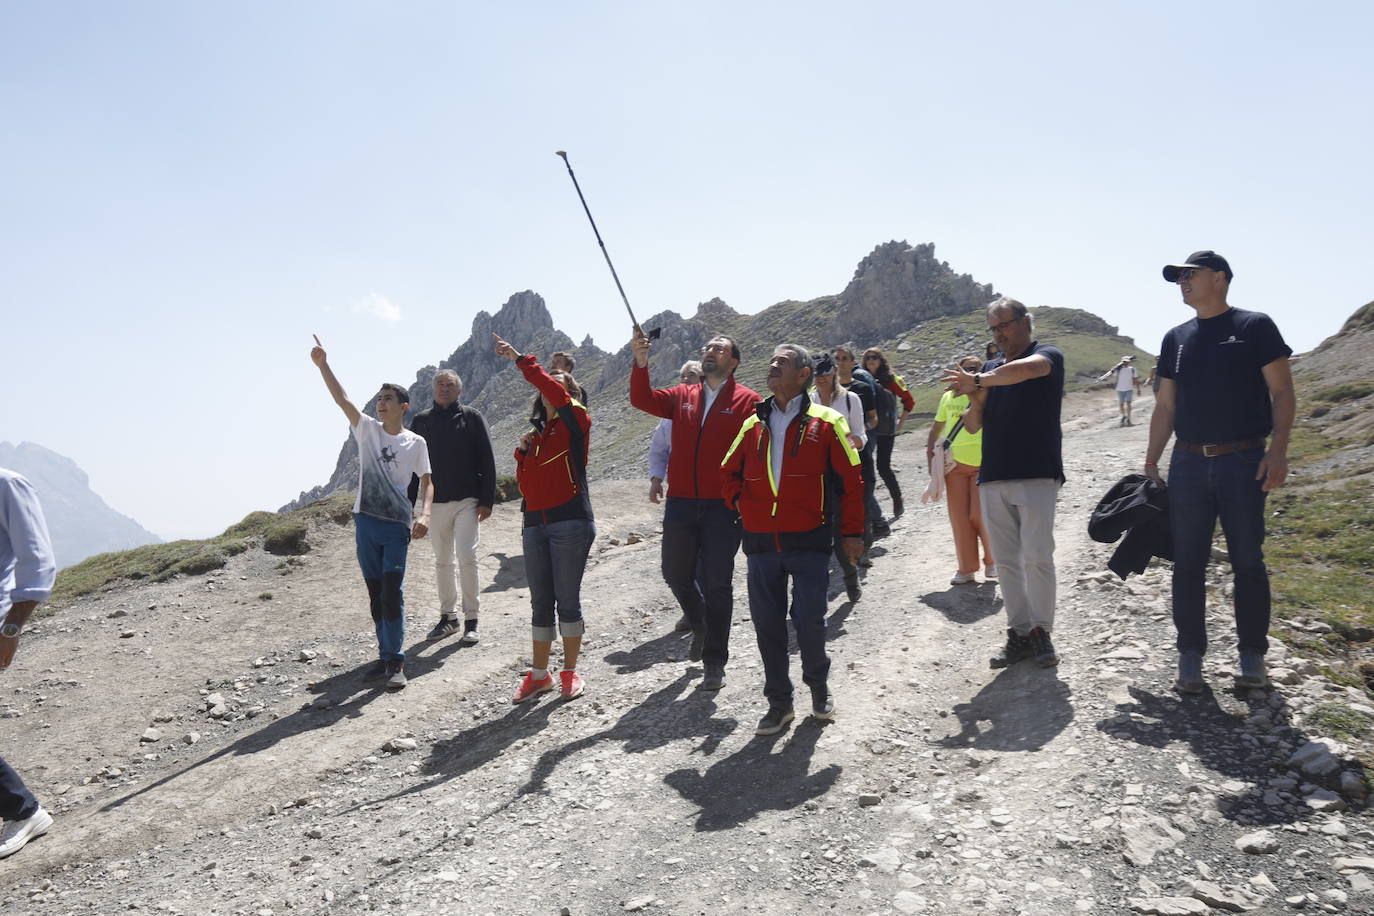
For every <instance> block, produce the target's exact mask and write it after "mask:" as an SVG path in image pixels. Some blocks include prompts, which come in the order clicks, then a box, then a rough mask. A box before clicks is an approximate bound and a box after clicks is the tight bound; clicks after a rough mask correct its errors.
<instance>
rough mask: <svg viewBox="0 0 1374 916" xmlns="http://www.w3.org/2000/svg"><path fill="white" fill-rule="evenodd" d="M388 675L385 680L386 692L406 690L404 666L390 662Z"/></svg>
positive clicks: (400, 663) (401, 663)
mask: <svg viewBox="0 0 1374 916" xmlns="http://www.w3.org/2000/svg"><path fill="white" fill-rule="evenodd" d="M387 670H388V672H389V674H388V676H387V679H386V689H387V690H405V689H406V666H405V664H404V663H403V662H392V663H391V665H390V667H389V668H388V669H387Z"/></svg>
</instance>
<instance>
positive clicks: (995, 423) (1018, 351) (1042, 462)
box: [945, 298, 1064, 668]
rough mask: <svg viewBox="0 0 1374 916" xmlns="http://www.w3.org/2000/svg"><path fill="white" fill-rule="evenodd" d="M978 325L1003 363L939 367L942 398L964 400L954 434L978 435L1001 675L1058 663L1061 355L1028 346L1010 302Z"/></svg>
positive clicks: (1024, 315) (1023, 314)
mask: <svg viewBox="0 0 1374 916" xmlns="http://www.w3.org/2000/svg"><path fill="white" fill-rule="evenodd" d="M988 327H989V328H990V329H991V330H992V334H993V338H994V340H995V341H996V343H997V346H998V349H1000V350H1001V351H1002V352H1003V353H1004V354H1006V359H1005V362H1002V363H1000V364H997V365H994V364H993V363H988V364H987V365H985V366H984V367H983V369H982V371H980V372H969V371H967V370H966V369H963V368H962V367H960V366H959V365H958V364H957V363H956V364H955V366H954V368H953V369H947V370H945V382H946V384H947V385H948V387H949V390H950V391H953V392H956V393H957V394H966V395H968V399H969V403H968V409H967V410H965V411H964V429H966V430H968V431H969V432H970V433H976V432H978V431H979V430H982V431H983V465H982V467H981V468H980V469H979V472H978V497H979V502H980V503H981V505H982V510H983V527H984V528H985V529H986V530H987V533H988V545H989V546H990V547H991V548H992V555H993V556H994V557H996V558H997V572H998V581H999V582H1000V583H1001V587H1002V603H1003V605H1004V606H1005V607H1006V609H1007V643H1006V645H1005V646H1004V647H1003V648H1002V650H1001V652H999V653H998V654H997V655H996V656H994V657H993V659H992V667H994V668H1004V667H1006V666H1007V665H1011V664H1014V663H1015V662H1018V661H1021V660H1022V659H1026V658H1034V659H1035V660H1036V662H1038V663H1039V664H1040V665H1041V666H1043V667H1049V666H1050V665H1057V664H1059V656H1058V654H1057V653H1056V652H1055V650H1054V643H1052V642H1051V641H1050V631H1051V630H1052V629H1053V628H1054V604H1055V578H1054V509H1055V500H1056V499H1057V498H1058V495H1059V486H1060V484H1062V483H1063V482H1064V462H1063V458H1062V454H1061V445H1062V439H1063V434H1062V431H1061V430H1060V426H1059V409H1060V405H1061V402H1062V401H1063V399H1064V354H1063V353H1061V352H1059V350H1058V349H1057V348H1056V347H1050V346H1046V345H1045V344H1042V343H1040V341H1038V340H1033V339H1032V337H1031V332H1032V330H1033V327H1032V320H1031V316H1030V314H1029V313H1028V312H1027V311H1026V307H1025V306H1024V305H1022V304H1021V303H1020V302H1017V301H1016V300H1015V299H1006V298H1003V299H998V300H997V301H996V302H993V303H992V304H991V305H989V306H988Z"/></svg>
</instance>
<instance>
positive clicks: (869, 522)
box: [830, 347, 892, 567]
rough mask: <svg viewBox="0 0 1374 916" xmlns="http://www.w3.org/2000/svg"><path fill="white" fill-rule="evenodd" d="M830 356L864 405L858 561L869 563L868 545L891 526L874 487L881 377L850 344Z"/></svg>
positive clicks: (845, 383) (841, 377) (838, 378)
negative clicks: (860, 553) (861, 538)
mask: <svg viewBox="0 0 1374 916" xmlns="http://www.w3.org/2000/svg"><path fill="white" fill-rule="evenodd" d="M830 356H831V358H832V359H834V360H835V369H836V381H838V382H839V383H840V384H841V385H843V386H845V387H846V388H848V389H849V390H850V391H852V392H854V393H855V394H857V395H858V396H859V400H860V401H861V402H862V403H863V407H864V430H865V432H866V433H867V436H868V441H867V443H866V444H865V445H864V449H863V451H862V452H860V453H859V460H860V466H861V467H862V468H863V476H864V555H863V556H862V557H860V558H859V565H860V566H864V567H868V566H872V565H873V561H872V560H870V559H869V558H868V549H869V548H870V547H872V546H873V540H874V538H876V537H885V536H886V535H887V534H889V533H890V532H891V530H892V529H891V528H890V527H889V526H888V524H887V521H886V520H885V519H884V518H883V510H882V507H881V506H879V505H878V497H877V493H876V489H875V487H876V484H877V480H878V468H877V463H876V462H875V461H874V458H873V453H874V452H875V451H876V450H877V448H878V439H877V437H876V436H874V435H873V430H874V428H875V427H876V426H877V425H878V380H877V379H875V378H874V377H873V376H872V375H871V374H869V373H868V372H866V371H865V370H863V369H861V368H859V365H858V363H857V362H856V361H855V359H854V351H853V350H852V349H850V348H849V347H835V348H834V349H832V350H831V351H830Z"/></svg>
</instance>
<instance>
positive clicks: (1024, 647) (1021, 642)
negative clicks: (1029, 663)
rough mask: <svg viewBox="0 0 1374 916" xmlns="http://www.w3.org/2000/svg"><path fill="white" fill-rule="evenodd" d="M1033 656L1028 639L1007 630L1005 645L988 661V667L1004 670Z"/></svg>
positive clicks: (1033, 652)
mask: <svg viewBox="0 0 1374 916" xmlns="http://www.w3.org/2000/svg"><path fill="white" fill-rule="evenodd" d="M1034 654H1035V650H1034V649H1032V648H1031V642H1030V638H1029V637H1027V636H1022V635H1021V634H1020V633H1017V632H1016V631H1015V630H1013V629H1011V628H1008V629H1007V644H1006V645H1005V646H1003V647H1002V650H1001V651H1000V652H998V653H997V654H996V655H994V656H993V657H992V658H991V659H990V660H989V661H988V665H989V666H990V667H993V668H1006V667H1007V666H1009V665H1014V664H1016V663H1017V662H1021V661H1025V660H1026V659H1028V658H1030V657H1031V656H1032V655H1034Z"/></svg>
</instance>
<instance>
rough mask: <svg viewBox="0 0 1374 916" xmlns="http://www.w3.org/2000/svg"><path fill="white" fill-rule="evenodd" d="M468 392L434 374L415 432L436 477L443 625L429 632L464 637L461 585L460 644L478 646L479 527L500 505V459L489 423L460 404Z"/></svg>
mask: <svg viewBox="0 0 1374 916" xmlns="http://www.w3.org/2000/svg"><path fill="white" fill-rule="evenodd" d="M462 393H463V379H462V378H461V377H460V376H459V375H458V373H457V372H454V371H453V370H452V369H440V370H439V371H438V372H436V373H435V374H434V406H433V407H430V408H428V409H426V410H422V411H420V412H419V413H418V414H416V415H415V419H414V420H412V421H411V423H410V428H411V431H412V432H416V433H419V434H420V435H421V436H423V437H424V440H425V445H426V446H427V447H428V449H429V465H430V469H431V471H432V473H433V475H434V508H433V510H432V516H431V519H432V523H431V525H430V531H431V532H432V533H433V535H434V572H435V575H436V576H437V577H438V580H439V581H438V586H439V622H438V623H437V624H435V625H434V629H432V630H430V631H429V638H430V639H443V638H444V637H446V636H452V635H453V634H454V633H457V632H458V629H459V626H460V624H459V622H458V591H459V585H460V583H461V586H462V593H463V622H462V624H461V626H462V629H463V635H462V636H460V637H459V638H458V641H459V642H461V643H463V644H465V645H473V644H475V643H476V642H477V612H478V609H479V607H480V601H479V589H478V582H477V540H478V533H477V532H478V526H479V524H480V523H481V522H485V521H486V520H487V519H488V518H490V517H491V507H492V506H493V505H494V504H495V502H496V457H495V456H494V455H493V453H492V447H491V435H490V433H488V432H487V421H486V419H485V418H483V416H482V414H481V413H480V412H478V411H477V409H476V408H473V407H468V406H467V405H465V404H459V403H458V398H459V397H460V396H461V395H462ZM411 486H412V487H414V486H415V484H414V482H412V483H411ZM413 492H414V491H412V493H413ZM455 554H456V555H457V558H458V563H457V570H456V572H457V575H456V576H455V575H454V573H455V570H454V562H453V560H454V556H455Z"/></svg>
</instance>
